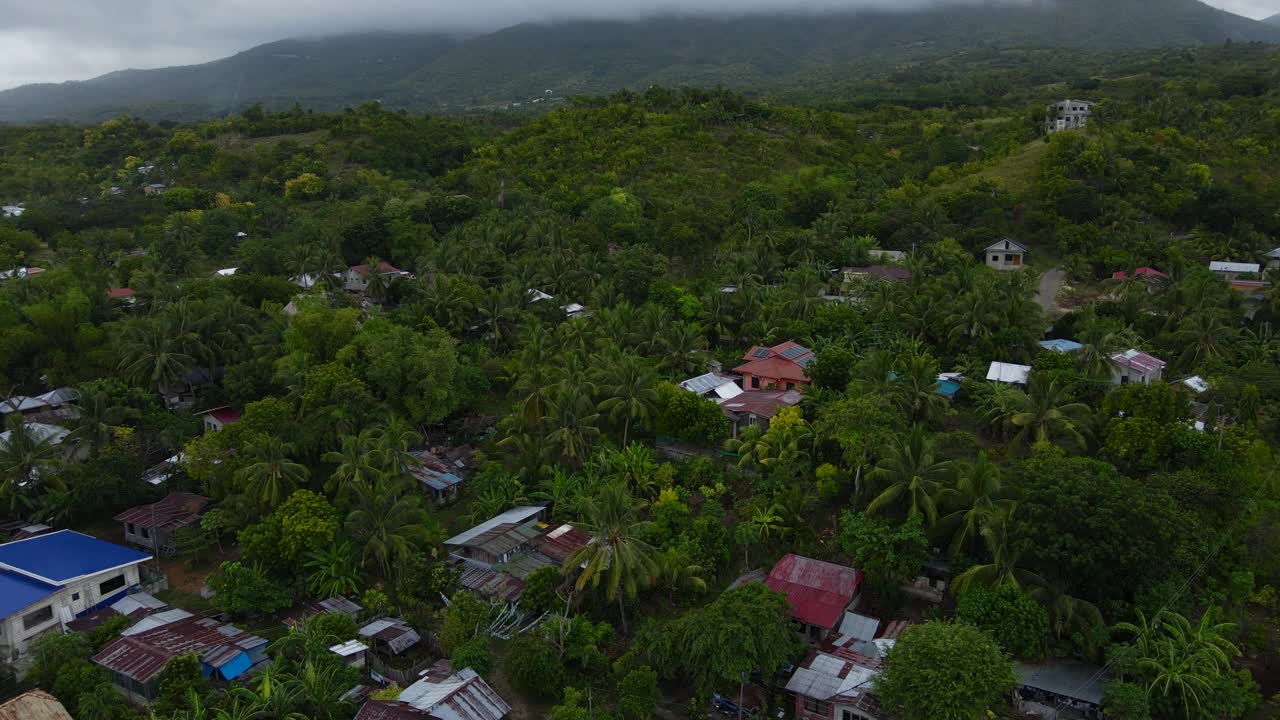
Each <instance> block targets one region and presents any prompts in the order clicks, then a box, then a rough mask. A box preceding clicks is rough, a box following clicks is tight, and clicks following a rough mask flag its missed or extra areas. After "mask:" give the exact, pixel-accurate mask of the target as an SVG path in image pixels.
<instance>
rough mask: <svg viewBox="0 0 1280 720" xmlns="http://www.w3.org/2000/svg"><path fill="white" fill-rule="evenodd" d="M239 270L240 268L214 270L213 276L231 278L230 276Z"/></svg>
mask: <svg viewBox="0 0 1280 720" xmlns="http://www.w3.org/2000/svg"><path fill="white" fill-rule="evenodd" d="M239 269H240V268H233V267H231V268H222V269H221V270H214V271H213V274H214V275H217V276H218V277H231V276H232V275H235V274H236V271H237V270H239Z"/></svg>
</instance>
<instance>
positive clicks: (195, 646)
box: [93, 615, 267, 683]
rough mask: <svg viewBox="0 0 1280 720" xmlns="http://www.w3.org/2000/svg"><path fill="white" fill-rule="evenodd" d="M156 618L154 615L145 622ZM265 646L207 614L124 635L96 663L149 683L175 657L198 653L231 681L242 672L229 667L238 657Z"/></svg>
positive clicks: (99, 654)
mask: <svg viewBox="0 0 1280 720" xmlns="http://www.w3.org/2000/svg"><path fill="white" fill-rule="evenodd" d="M153 617H155V615H152V616H151V617H149V618H146V619H145V620H144V622H146V620H150V619H151V618H153ZM266 644H267V641H266V640H264V639H262V638H260V637H258V636H256V635H250V634H249V633H246V632H244V631H242V630H240V629H239V628H236V627H233V626H230V625H223V624H222V623H220V622H218V621H217V620H214V619H213V618H212V617H209V616H208V615H193V616H191V617H187V618H184V619H181V620H177V621H175V622H170V623H168V624H165V625H162V626H160V627H156V628H152V629H150V630H146V631H144V632H140V633H137V634H134V635H122V636H120V637H118V638H116V639H115V640H112V641H111V642H109V643H107V644H106V646H104V647H103V648H102V651H101V652H99V653H98V654H97V655H95V656H94V657H93V661H94V662H95V663H97V664H99V665H101V666H103V667H105V668H106V669H108V670H111V671H114V672H118V673H120V674H122V675H124V676H126V677H129V678H132V679H133V680H136V681H138V682H140V683H146V682H148V681H150V680H151V679H152V678H154V677H155V676H156V675H157V674H159V673H160V671H161V670H163V669H164V666H165V663H167V662H168V661H169V660H171V659H172V658H175V657H177V656H179V655H185V654H187V653H196V654H198V655H200V656H201V658H202V660H204V659H205V658H208V659H209V660H211V661H212V662H207V664H209V665H211V666H212V667H215V668H219V667H221V668H223V677H225V678H226V679H228V680H230V679H232V678H234V677H236V676H237V675H238V674H239V672H231V671H230V670H228V669H227V668H226V666H227V665H229V664H231V661H232V660H233V659H234V658H235V657H236V656H239V655H240V654H243V653H247V652H248V650H250V649H257V648H262V647H264V646H266ZM217 663H221V664H217ZM234 667H238V665H233V668H234ZM245 667H246V668H247V667H248V666H247V665H246V666H245ZM228 672H231V674H230V675H228V674H227V673H228Z"/></svg>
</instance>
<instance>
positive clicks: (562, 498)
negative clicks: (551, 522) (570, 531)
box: [529, 467, 583, 520]
mask: <svg viewBox="0 0 1280 720" xmlns="http://www.w3.org/2000/svg"><path fill="white" fill-rule="evenodd" d="M582 491H583V483H582V478H581V477H580V476H578V475H573V474H570V473H567V472H565V471H564V469H563V468H560V467H557V468H555V470H553V471H552V473H551V476H550V477H548V478H544V479H543V480H542V482H541V483H540V484H539V485H538V489H537V490H535V491H533V492H532V493H530V495H529V496H530V497H531V498H533V499H534V500H538V501H541V502H548V503H551V516H552V518H553V519H557V520H565V519H568V518H570V517H573V516H575V515H576V514H577V511H578V504H579V502H581V500H582Z"/></svg>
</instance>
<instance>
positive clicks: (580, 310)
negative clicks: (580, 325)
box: [560, 303, 587, 318]
mask: <svg viewBox="0 0 1280 720" xmlns="http://www.w3.org/2000/svg"><path fill="white" fill-rule="evenodd" d="M560 309H561V310H563V311H564V312H565V314H566V315H568V316H569V317H571V318H575V317H581V316H583V315H586V314H587V308H586V307H584V306H582V305H579V304H578V303H569V304H568V305H561V306H560Z"/></svg>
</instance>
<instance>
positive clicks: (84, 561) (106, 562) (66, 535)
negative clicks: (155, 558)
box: [0, 530, 151, 586]
mask: <svg viewBox="0 0 1280 720" xmlns="http://www.w3.org/2000/svg"><path fill="white" fill-rule="evenodd" d="M150 558H151V556H150V555H148V554H147V553H144V552H138V551H137V550H133V549H131V548H127V547H124V546H122V545H116V544H114V543H109V542H107V541H105V540H99V539H98V538H95V537H91V536H89V535H84V534H82V533H78V532H75V531H73V530H59V531H58V532H53V533H49V534H47V535H37V536H35V537H33V538H27V539H26V540H18V541H15V542H11V543H5V544H4V545H0V570H9V571H11V572H12V573H15V574H18V575H25V576H26V577H28V578H31V579H34V580H38V581H41V582H43V583H47V584H49V585H55V586H60V585H65V584H66V583H68V582H70V581H72V580H75V579H76V578H81V577H85V576H86V575H95V574H97V573H101V572H106V571H108V570H111V569H113V568H118V567H125V566H127V565H133V564H136V563H140V562H143V561H145V560H149V559H150Z"/></svg>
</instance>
